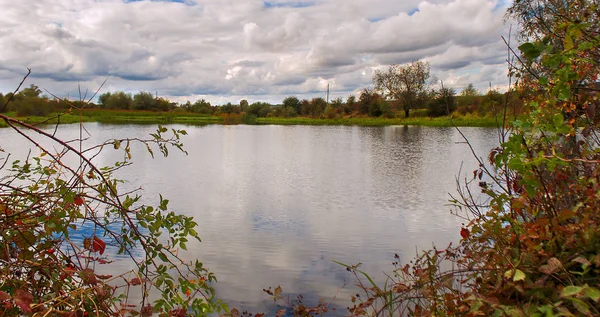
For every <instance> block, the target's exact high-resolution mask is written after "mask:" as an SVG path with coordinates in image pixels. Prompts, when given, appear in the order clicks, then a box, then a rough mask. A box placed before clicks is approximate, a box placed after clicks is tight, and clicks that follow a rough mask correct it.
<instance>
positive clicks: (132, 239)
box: [0, 101, 226, 316]
mask: <svg viewBox="0 0 600 317" xmlns="http://www.w3.org/2000/svg"><path fill="white" fill-rule="evenodd" d="M65 102H66V101H65ZM77 110H78V109H72V111H77ZM79 110H80V109H79ZM0 120H3V121H4V122H5V123H6V124H7V125H8V126H9V127H10V129H12V130H13V131H14V133H16V134H18V135H20V136H21V137H22V140H23V143H22V145H23V147H24V148H26V147H27V145H29V146H30V147H31V148H32V150H31V152H30V153H29V155H26V156H25V157H23V158H21V159H17V158H16V157H14V156H13V155H14V153H8V152H6V151H4V150H2V148H1V147H0V315H2V316H125V315H141V316H152V315H158V316H198V315H205V314H210V313H213V312H219V311H224V309H226V307H225V305H224V304H223V303H221V302H219V301H218V300H216V299H215V297H214V289H213V286H212V285H211V283H212V282H214V281H215V277H214V275H213V274H212V273H211V272H209V271H208V270H207V269H206V268H205V267H203V265H202V263H201V262H200V261H195V262H192V263H190V262H185V261H183V260H182V259H180V257H179V255H178V252H179V250H185V249H186V245H187V243H188V241H189V240H190V239H198V240H199V237H198V233H197V232H196V223H195V222H194V220H193V219H192V218H191V217H186V216H182V215H178V214H176V213H175V212H173V211H170V210H169V209H168V200H166V199H163V197H162V196H161V197H159V198H160V200H159V204H158V205H157V206H148V205H145V204H141V203H140V202H139V201H140V195H139V193H138V191H133V192H132V191H128V192H127V193H121V187H120V186H121V185H120V184H121V183H122V182H121V181H120V180H117V179H115V178H114V177H113V175H114V172H115V171H117V170H119V169H121V168H124V167H126V166H128V165H130V164H131V163H132V161H131V159H132V155H131V152H132V151H131V148H132V146H134V144H138V145H141V146H142V147H143V148H145V149H147V150H148V151H149V153H150V154H149V155H154V153H155V152H157V153H161V154H163V155H165V156H166V155H167V154H168V153H169V149H172V148H175V149H179V150H182V151H183V149H182V143H181V140H180V136H181V135H183V134H185V131H183V130H168V129H167V128H164V127H159V128H158V130H157V131H156V132H155V133H153V134H151V135H150V136H149V138H148V139H115V140H107V141H106V142H104V143H101V144H95V145H92V146H86V144H84V142H83V139H84V137H83V135H79V137H78V138H76V139H75V140H74V141H73V140H72V141H69V142H67V141H64V140H61V139H59V138H57V137H56V136H55V134H54V133H52V131H51V130H50V132H48V131H49V130H44V129H40V128H39V127H37V126H33V125H30V124H27V123H25V122H22V121H19V120H17V119H14V118H12V117H8V116H6V115H4V114H0ZM56 128H57V129H59V128H60V127H58V126H57V127H56ZM81 131H84V127H82V128H81ZM1 145H2V144H0V146H1ZM106 150H108V151H121V152H122V153H123V159H122V160H120V161H117V162H115V163H114V165H110V166H97V165H96V164H95V158H96V157H98V155H99V154H100V153H101V152H102V151H106ZM68 162H76V163H75V164H69V163H68ZM117 259H118V261H129V262H130V263H131V264H132V265H133V267H135V269H134V270H131V271H125V272H120V271H119V269H118V268H119V267H115V263H116V260H117Z"/></svg>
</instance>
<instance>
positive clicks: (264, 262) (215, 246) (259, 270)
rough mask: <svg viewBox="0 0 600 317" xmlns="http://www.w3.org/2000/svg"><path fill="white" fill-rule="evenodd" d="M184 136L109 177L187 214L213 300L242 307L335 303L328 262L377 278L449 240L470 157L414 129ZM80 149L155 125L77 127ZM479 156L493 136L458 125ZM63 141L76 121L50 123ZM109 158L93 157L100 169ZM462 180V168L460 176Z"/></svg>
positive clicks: (277, 129)
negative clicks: (180, 144)
mask: <svg viewBox="0 0 600 317" xmlns="http://www.w3.org/2000/svg"><path fill="white" fill-rule="evenodd" d="M169 127H170V128H178V129H179V128H183V129H186V130H187V132H188V133H189V135H188V136H186V137H185V138H184V143H185V149H186V150H187V151H188V153H189V155H187V156H186V155H183V154H181V153H178V152H177V151H171V155H170V157H169V158H167V159H164V158H160V157H157V158H155V159H152V158H151V157H150V156H149V155H146V154H144V153H143V152H144V149H143V148H141V147H140V148H135V149H134V151H133V154H134V165H133V166H131V167H128V168H127V169H125V170H122V171H120V172H119V174H118V177H120V178H123V179H127V180H128V181H129V183H128V184H127V185H126V187H129V188H135V187H138V186H141V187H142V188H143V189H144V192H143V194H144V196H145V199H147V201H148V202H153V203H156V202H157V201H158V194H159V193H162V195H163V196H165V197H166V198H168V199H169V200H170V201H171V203H170V206H171V208H172V209H174V210H176V211H179V212H182V213H185V214H187V215H192V216H194V217H195V218H196V220H197V222H198V223H199V226H200V228H199V233H200V235H201V237H202V240H203V242H202V243H191V244H190V245H189V246H188V249H189V252H187V253H186V254H185V255H184V256H185V257H186V258H189V259H193V258H199V259H200V260H201V261H203V262H204V263H205V265H206V266H208V267H209V268H210V269H211V270H212V271H213V272H215V273H216V276H217V278H218V280H219V283H218V284H217V289H218V292H219V294H218V295H219V297H220V298H222V299H224V300H225V301H227V302H232V303H234V304H235V305H236V306H241V307H243V308H247V309H253V310H256V309H259V310H260V309H263V308H264V305H265V304H267V303H269V298H268V296H267V295H266V294H265V293H263V292H262V291H261V290H262V289H263V288H266V287H269V286H277V285H281V286H282V287H283V289H284V291H285V292H287V293H291V294H295V293H303V294H310V296H308V297H309V298H310V297H324V298H331V297H332V296H334V295H335V294H336V292H337V291H338V289H339V288H340V287H342V286H344V285H346V287H345V288H344V289H342V290H341V291H340V292H339V294H338V298H339V299H340V301H337V302H338V303H339V304H340V305H344V306H343V307H345V303H347V300H348V296H347V295H348V294H352V293H356V289H354V288H353V286H352V285H353V280H352V276H351V275H350V274H349V273H348V272H346V270H344V269H343V268H341V267H340V266H339V265H337V264H335V263H334V262H333V261H334V260H336V261H340V262H343V263H347V264H356V263H359V262H360V263H362V266H361V267H362V269H363V270H365V271H367V272H369V273H370V274H372V275H374V276H375V277H376V278H377V279H378V280H380V281H381V280H382V278H383V274H382V273H381V272H382V271H387V272H389V271H391V270H392V269H393V267H392V265H391V262H392V261H393V260H394V259H393V256H394V254H395V253H397V254H399V255H400V257H401V261H403V262H407V261H409V260H410V259H411V258H412V257H413V256H414V255H415V252H416V251H417V250H422V249H426V248H429V247H431V245H432V244H435V245H438V246H446V245H448V243H450V242H456V241H458V239H459V237H460V236H459V228H460V225H461V222H462V220H461V219H459V218H457V217H456V216H454V215H451V213H450V210H451V209H450V207H449V206H447V203H448V198H449V196H448V193H450V192H454V191H455V187H456V183H455V177H456V175H457V174H458V173H459V171H460V168H461V165H462V166H463V174H466V175H468V174H471V172H472V171H473V170H474V169H475V168H476V167H477V163H476V161H475V160H474V158H473V157H472V155H471V152H470V150H469V148H468V147H467V145H466V144H465V143H464V142H463V141H464V140H463V139H462V137H461V136H460V134H459V133H458V132H457V131H456V130H455V129H454V128H428V127H416V126H391V127H375V128H371V127H347V126H246V125H236V126H223V125H209V126H204V127H195V126H181V125H174V126H169ZM86 129H87V131H89V134H90V135H91V136H90V137H89V140H88V141H87V144H93V143H94V142H98V141H100V140H104V139H110V138H115V137H119V138H120V137H125V136H129V137H145V136H146V135H148V133H150V132H153V131H154V130H155V126H144V125H103V124H97V123H89V124H86ZM462 131H463V133H464V134H465V135H466V136H467V137H468V139H469V140H470V142H471V143H472V145H473V147H474V148H475V149H476V151H478V153H479V154H480V155H481V156H484V157H485V156H486V154H487V151H489V149H491V148H492V147H494V146H496V144H497V136H496V131H495V130H494V129H488V128H462ZM58 133H59V135H60V136H62V137H64V138H67V139H72V138H76V137H77V135H78V133H79V127H78V125H65V126H60V127H59V132H58ZM0 140H1V141H0V142H2V143H1V146H2V147H3V148H5V149H7V150H11V149H12V150H13V151H15V152H19V151H21V152H23V149H22V144H23V141H22V139H21V138H19V137H18V136H17V135H16V134H15V133H14V132H12V131H11V130H9V129H0ZM120 156H121V154H120V153H117V152H114V151H112V150H109V151H107V152H106V153H105V154H103V155H100V156H99V157H97V158H96V163H97V164H99V165H108V164H111V162H113V161H114V160H116V159H119V158H120ZM463 177H464V175H463Z"/></svg>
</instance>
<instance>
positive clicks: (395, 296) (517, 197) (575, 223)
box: [348, 0, 600, 316]
mask: <svg viewBox="0 0 600 317" xmlns="http://www.w3.org/2000/svg"><path fill="white" fill-rule="evenodd" d="M598 12H599V11H598V7H597V5H596V4H595V2H592V1H579V0H576V1H554V0H546V1H516V2H515V3H514V4H513V6H512V8H511V10H510V11H509V13H510V14H511V15H512V16H513V17H514V18H516V19H517V20H518V21H519V22H520V23H521V27H522V30H523V31H522V34H521V35H522V38H523V39H524V40H525V42H524V43H523V44H521V45H520V46H519V51H520V54H519V55H515V58H514V60H512V61H510V62H511V63H510V65H511V74H513V75H515V76H516V78H517V79H518V83H517V85H515V86H514V88H513V89H517V90H518V93H519V95H522V96H528V97H527V99H526V103H527V107H529V108H530V109H531V113H530V114H529V115H527V116H526V117H525V118H524V119H522V120H517V121H515V122H512V123H509V122H508V120H505V123H504V124H503V127H502V128H501V129H500V131H499V133H500V139H501V145H500V147H498V148H496V149H493V150H492V151H491V153H489V155H488V156H487V160H483V161H480V167H479V168H478V169H477V170H475V171H473V177H472V178H471V179H470V180H466V181H465V182H463V184H462V186H461V187H460V189H459V192H458V195H456V197H455V199H454V200H453V203H454V205H455V206H456V207H457V213H458V215H460V216H463V217H465V220H466V221H465V223H466V225H465V227H463V228H462V230H461V232H460V234H461V236H462V240H461V241H460V244H459V245H458V246H448V247H447V248H445V249H440V250H438V249H433V250H430V251H427V252H424V253H422V254H421V255H420V256H419V257H418V258H417V259H416V260H414V261H411V263H409V264H408V265H402V264H400V263H396V265H397V269H396V270H395V271H394V273H393V275H391V276H390V278H389V280H388V281H387V282H386V283H385V286H381V285H376V284H374V283H372V281H371V280H370V279H369V278H368V276H367V275H366V274H364V273H363V272H361V271H360V270H359V269H358V268H357V267H348V270H350V271H352V272H354V274H355V275H356V277H357V279H358V281H359V286H360V287H361V288H362V289H363V291H364V294H363V295H362V296H361V297H354V298H353V302H354V303H355V304H354V306H353V307H351V308H350V311H351V313H352V314H354V315H377V316H381V315H386V316H387V315H389V316H391V315H411V316H599V315H600V228H599V226H600V207H599V205H598V201H599V199H600V168H599V167H600V134H599V133H600V129H599V128H598V124H599V123H600V113H599V112H598V110H599V109H600V103H599V101H598V92H599V91H600V89H599V88H600V85H599V84H598V78H599V77H598V75H599V74H600V71H599V70H600V66H599V61H600V35H599V33H598V32H599V30H598V25H597V21H598ZM509 49H511V50H512V52H513V53H514V54H517V52H516V49H512V48H509ZM517 65H518V68H515V67H516V66H517ZM509 109H510V105H509V104H505V113H507V112H508V111H509ZM479 192H480V193H482V194H483V197H484V198H480V195H479Z"/></svg>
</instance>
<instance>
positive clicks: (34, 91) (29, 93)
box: [17, 84, 42, 98]
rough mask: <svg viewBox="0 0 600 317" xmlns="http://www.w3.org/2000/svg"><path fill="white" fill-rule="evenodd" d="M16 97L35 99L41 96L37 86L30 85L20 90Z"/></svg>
mask: <svg viewBox="0 0 600 317" xmlns="http://www.w3.org/2000/svg"><path fill="white" fill-rule="evenodd" d="M17 95H18V96H20V97H34V98H37V97H39V96H41V95H42V90H41V89H40V88H39V87H38V86H36V85H34V84H31V85H30V86H29V87H27V88H25V89H23V90H21V91H20V92H19V93H18V94H17Z"/></svg>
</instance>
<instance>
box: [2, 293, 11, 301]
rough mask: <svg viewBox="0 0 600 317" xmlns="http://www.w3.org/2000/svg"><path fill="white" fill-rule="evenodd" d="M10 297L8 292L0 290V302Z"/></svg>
mask: <svg viewBox="0 0 600 317" xmlns="http://www.w3.org/2000/svg"><path fill="white" fill-rule="evenodd" d="M9 299H10V295H8V293H6V292H3V291H0V302H4V301H7V300H9Z"/></svg>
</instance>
